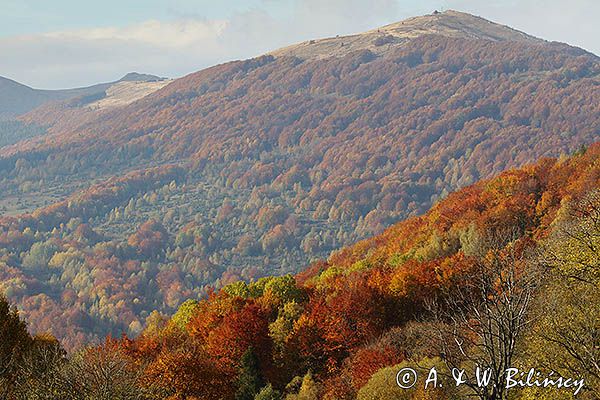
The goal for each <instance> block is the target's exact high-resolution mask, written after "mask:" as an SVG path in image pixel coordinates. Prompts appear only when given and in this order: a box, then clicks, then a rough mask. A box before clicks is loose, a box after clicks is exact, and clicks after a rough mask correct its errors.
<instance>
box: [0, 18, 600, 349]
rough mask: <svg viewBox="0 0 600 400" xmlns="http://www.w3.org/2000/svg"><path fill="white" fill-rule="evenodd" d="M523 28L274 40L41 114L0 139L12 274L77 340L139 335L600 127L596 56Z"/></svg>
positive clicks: (63, 334) (45, 322) (45, 319)
mask: <svg viewBox="0 0 600 400" xmlns="http://www.w3.org/2000/svg"><path fill="white" fill-rule="evenodd" d="M444 18H445V17H444V15H443V14H442V15H441V16H439V21H442V22H443V21H444ZM431 23H432V24H434V23H436V22H435V21H433V22H431ZM427 29H429V30H431V29H433V28H432V26H429V25H428V28H427ZM494 29H501V27H500V28H494ZM494 31H495V30H494ZM371 34H375V33H371ZM512 34H513V33H511V35H512ZM518 36H519V38H521V37H522V36H521V35H518ZM498 37H500V36H498ZM510 37H511V36H510V35H507V37H506V38H505V39H502V40H500V39H493V38H489V37H487V36H485V35H480V36H477V35H474V34H473V33H472V32H470V31H469V32H467V33H466V34H465V35H463V36H462V37H458V36H456V35H453V36H452V37H448V36H444V31H443V30H440V31H439V32H438V33H437V34H426V35H421V36H418V37H414V38H411V39H410V40H409V39H406V40H402V41H393V43H392V42H389V43H388V42H386V43H384V44H385V45H386V46H387V47H386V51H385V52H382V53H378V52H374V51H371V50H369V49H364V50H359V51H349V52H347V53H344V52H342V54H340V55H339V56H338V57H330V58H319V59H302V58H297V57H294V56H289V55H277V56H273V55H268V56H263V57H259V58H255V59H251V60H246V61H236V62H231V63H227V64H223V65H219V66H215V67H213V68H209V69H206V70H203V71H200V72H197V73H194V74H192V75H189V76H187V77H184V78H181V79H178V80H176V81H174V82H173V83H171V84H169V85H168V86H166V87H164V88H163V89H161V90H158V91H157V92H155V93H153V94H151V95H149V96H146V97H144V98H142V99H140V100H138V101H136V102H134V103H132V104H130V105H127V106H124V107H117V108H115V109H113V110H109V111H106V112H102V113H99V114H98V115H92V116H90V114H88V113H84V114H81V115H80V114H78V113H77V112H76V111H75V112H71V111H72V109H70V108H68V107H67V109H68V110H66V111H65V112H64V113H61V112H59V111H60V110H59V111H56V112H57V114H53V112H49V111H48V109H44V110H38V111H36V112H33V113H30V114H29V115H27V116H26V117H24V118H23V123H27V124H35V123H36V122H37V123H40V124H43V125H47V126H48V129H49V131H48V133H47V134H44V135H40V136H36V135H35V132H36V131H35V130H33V131H32V132H33V133H32V134H31V135H29V134H28V136H31V137H30V138H29V139H28V140H25V141H20V142H18V143H11V142H6V145H5V146H3V147H1V148H0V174H1V175H0V176H1V178H0V210H3V209H5V211H0V212H2V213H3V215H2V217H0V266H1V267H2V268H1V269H0V289H1V290H3V291H5V292H6V293H7V296H8V297H9V299H10V300H11V301H12V302H14V303H15V304H17V305H18V306H19V308H20V309H21V310H22V315H23V316H24V317H25V318H26V319H27V321H28V322H29V324H30V327H31V329H32V330H33V331H34V332H41V331H46V330H51V331H52V332H53V333H54V334H55V335H57V336H58V337H60V338H61V339H65V340H64V342H63V343H65V345H66V346H67V347H68V348H73V347H76V346H77V345H80V344H82V343H84V342H87V341H88V340H93V339H96V340H100V339H101V338H103V337H104V336H105V335H106V334H109V333H111V334H114V335H119V334H120V333H121V332H123V331H124V332H127V333H129V334H137V333H139V332H140V331H141V329H142V327H143V325H144V321H145V320H146V318H147V317H148V316H149V314H150V313H151V311H152V310H155V309H156V310H159V311H160V312H164V313H171V312H173V311H174V310H175V309H177V307H178V306H179V305H180V304H181V302H183V301H184V300H186V299H188V298H195V299H199V298H202V297H204V296H206V295H207V294H208V293H209V292H210V290H211V288H213V287H217V288H220V287H222V286H224V285H227V284H229V283H231V282H233V281H237V280H239V279H245V280H247V281H249V280H252V279H256V278H259V277H261V276H265V275H269V274H275V275H284V274H286V273H295V272H297V271H299V269H300V268H302V266H304V265H305V264H306V263H307V262H309V261H310V260H316V259H320V258H324V257H327V255H328V254H329V253H330V252H331V251H332V250H334V249H338V248H340V247H342V246H344V245H348V244H351V243H354V242H356V241H358V240H360V239H363V238H365V237H367V236H369V235H372V234H376V233H380V232H381V231H382V230H383V229H384V227H386V226H389V225H390V224H392V223H394V222H397V221H399V220H401V219H404V218H406V217H408V216H411V215H416V214H419V213H422V212H424V211H426V210H427V209H428V208H429V207H430V206H431V205H432V204H434V203H435V202H436V201H437V200H439V199H440V198H444V197H445V196H446V195H447V194H448V193H450V192H451V191H453V190H455V189H457V188H459V187H464V186H466V185H468V184H471V183H473V182H475V181H477V180H478V179H480V178H486V177H490V176H492V175H495V174H497V173H499V172H501V171H503V170H505V169H506V168H510V167H516V166H521V165H524V164H526V163H528V162H532V161H533V160H535V159H537V158H539V157H542V156H559V155H561V154H572V153H574V152H575V151H577V150H578V149H579V148H580V147H581V146H582V145H585V144H589V143H592V142H593V141H595V140H597V138H598V136H599V133H600V132H599V130H598V129H599V127H600V75H599V74H600V63H599V61H598V58H597V57H596V56H594V55H592V54H589V53H586V52H584V51H583V50H580V49H577V48H573V47H569V46H566V45H563V44H558V43H547V42H544V41H541V40H519V41H513V40H511V39H510ZM378 43H379V42H378ZM374 45H376V44H374ZM63 111H64V110H63ZM63 117H64V118H63ZM28 126H29V127H30V128H31V125H28ZM3 207H4V208H3ZM56 321H66V323H65V324H56Z"/></svg>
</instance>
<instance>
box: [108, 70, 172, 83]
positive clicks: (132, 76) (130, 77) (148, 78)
mask: <svg viewBox="0 0 600 400" xmlns="http://www.w3.org/2000/svg"><path fill="white" fill-rule="evenodd" d="M166 79H167V78H161V77H159V76H156V75H150V74H140V73H139V72H130V73H128V74H126V75H125V76H124V77H122V78H121V79H119V80H118V81H117V82H158V81H164V80H166Z"/></svg>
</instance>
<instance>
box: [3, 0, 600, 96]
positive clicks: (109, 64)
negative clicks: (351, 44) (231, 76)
mask: <svg viewBox="0 0 600 400" xmlns="http://www.w3.org/2000/svg"><path fill="white" fill-rule="evenodd" d="M450 8H451V9H456V10H460V11H465V12H471V13H473V14H477V15H481V16H483V17H485V18H488V19H491V20H493V21H495V22H500V23H502V24H506V25H510V26H512V27H514V28H516V29H520V30H523V31H525V32H527V33H530V34H533V35H535V36H539V37H542V38H544V39H549V40H558V41H563V42H567V43H570V44H573V45H577V46H580V47H583V48H585V49H586V50H589V51H592V52H594V53H596V54H600V39H599V38H600V24H598V23H597V19H598V16H600V1H599V0H570V1H564V0H485V1H484V0H368V1H365V0H245V1H241V0H220V1H219V0H217V1H206V0H196V1H193V0H172V1H164V0H162V1H161V0H120V1H117V0H103V1H88V0H79V1H74V0H53V1H47V0H44V1H41V0H36V1H31V0H29V1H28V0H20V1H17V0H0V52H1V53H0V54H2V55H3V56H2V58H0V76H6V77H9V78H12V79H15V80H17V81H19V82H23V83H25V84H28V85H31V86H34V87H39V88H63V87H75V86H82V85H88V84H93V83H96V82H100V81H110V80H115V79H118V78H119V77H120V76H122V75H124V74H125V73H127V72H129V71H138V72H147V73H154V74H157V75H162V76H169V77H178V76H182V75H185V74H187V73H191V72H194V71H197V70H199V69H202V68H205V67H207V66H210V65H213V64H215V63H220V62H225V61H229V60H233V59H240V58H248V57H252V56H256V55H260V54H262V53H264V52H267V51H269V50H272V49H275V48H278V47H281V46H285V45H287V44H292V43H295V42H298V41H302V40H306V39H310V38H318V37H324V36H332V35H336V34H348V33H353V32H360V31H364V30H367V29H370V28H374V27H377V26H380V25H384V24H386V23H391V22H395V21H398V20H401V19H404V18H408V17H411V16H415V15H420V14H426V13H430V12H432V11H433V10H434V9H450Z"/></svg>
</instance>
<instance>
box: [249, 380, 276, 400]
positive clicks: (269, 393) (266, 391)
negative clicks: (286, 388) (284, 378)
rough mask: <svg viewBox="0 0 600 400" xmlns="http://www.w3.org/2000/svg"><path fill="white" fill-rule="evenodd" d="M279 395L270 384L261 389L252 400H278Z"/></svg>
mask: <svg viewBox="0 0 600 400" xmlns="http://www.w3.org/2000/svg"><path fill="white" fill-rule="evenodd" d="M280 399H281V393H279V391H278V390H275V389H273V385H271V384H270V383H269V384H268V385H267V386H265V387H264V388H262V389H261V391H260V392H258V394H257V395H256V396H255V397H254V400H280Z"/></svg>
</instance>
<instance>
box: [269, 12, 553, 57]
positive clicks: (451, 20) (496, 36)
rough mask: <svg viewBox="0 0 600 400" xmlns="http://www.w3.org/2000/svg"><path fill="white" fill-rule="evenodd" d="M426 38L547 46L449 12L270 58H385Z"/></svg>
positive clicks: (302, 45)
mask: <svg viewBox="0 0 600 400" xmlns="http://www.w3.org/2000/svg"><path fill="white" fill-rule="evenodd" d="M425 35H439V36H445V37H451V38H465V39H479V40H489V41H494V42H499V41H513V42H530V43H543V42H544V41H543V40H542V39H538V38H536V37H533V36H530V35H527V34H526V33H523V32H521V31H518V30H516V29H513V28H510V27H508V26H505V25H501V24H497V23H495V22H491V21H489V20H487V19H485V18H482V17H478V16H475V15H472V14H468V13H464V12H460V11H455V10H448V11H444V12H439V11H434V12H433V13H432V14H427V15H422V16H418V17H413V18H409V19H405V20H403V21H399V22H395V23H392V24H389V25H385V26H382V27H380V28H376V29H373V30H370V31H367V32H363V33H358V34H353V35H347V36H339V35H338V36H335V37H331V38H326V39H318V40H310V41H306V42H302V43H298V44H295V45H292V46H288V47H284V48H282V49H278V50H275V51H273V52H271V53H269V54H271V55H273V56H275V57H278V56H295V57H298V58H301V59H322V58H327V57H330V56H334V57H340V56H344V55H346V54H348V53H350V52H353V51H358V50H370V51H372V52H373V53H375V54H384V53H386V52H388V51H389V50H390V49H392V48H395V47H398V46H401V45H402V44H405V43H406V42H408V41H410V40H412V39H416V38H418V37H420V36H425Z"/></svg>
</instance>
